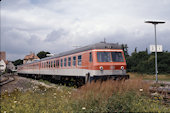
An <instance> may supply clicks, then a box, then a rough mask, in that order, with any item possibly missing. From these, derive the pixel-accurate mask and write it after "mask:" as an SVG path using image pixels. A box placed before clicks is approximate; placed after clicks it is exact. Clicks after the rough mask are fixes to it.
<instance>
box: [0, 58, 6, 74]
mask: <svg viewBox="0 0 170 113" xmlns="http://www.w3.org/2000/svg"><path fill="white" fill-rule="evenodd" d="M5 69H6V63H5V61H4V60H2V59H1V60H0V72H5Z"/></svg>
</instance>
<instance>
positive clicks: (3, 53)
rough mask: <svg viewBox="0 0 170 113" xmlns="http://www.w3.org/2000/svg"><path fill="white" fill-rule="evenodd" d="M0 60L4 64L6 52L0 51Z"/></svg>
mask: <svg viewBox="0 0 170 113" xmlns="http://www.w3.org/2000/svg"><path fill="white" fill-rule="evenodd" d="M0 60H4V62H6V52H5V51H0Z"/></svg>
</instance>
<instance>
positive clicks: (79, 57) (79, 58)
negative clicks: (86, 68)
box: [78, 55, 82, 66]
mask: <svg viewBox="0 0 170 113" xmlns="http://www.w3.org/2000/svg"><path fill="white" fill-rule="evenodd" d="M81 63H82V62H81V55H79V56H78V65H79V66H81Z"/></svg>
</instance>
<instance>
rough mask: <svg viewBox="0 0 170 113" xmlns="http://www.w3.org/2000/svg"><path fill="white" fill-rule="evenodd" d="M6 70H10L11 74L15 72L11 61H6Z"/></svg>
mask: <svg viewBox="0 0 170 113" xmlns="http://www.w3.org/2000/svg"><path fill="white" fill-rule="evenodd" d="M6 68H7V69H8V70H11V71H12V72H14V71H16V67H15V65H14V64H13V63H12V62H11V61H8V64H7V66H6Z"/></svg>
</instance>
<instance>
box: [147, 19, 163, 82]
mask: <svg viewBox="0 0 170 113" xmlns="http://www.w3.org/2000/svg"><path fill="white" fill-rule="evenodd" d="M145 23H150V24H153V25H154V31H155V76H156V83H158V74H157V73H158V66H157V39H156V25H157V24H164V23H165V22H163V21H145Z"/></svg>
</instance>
